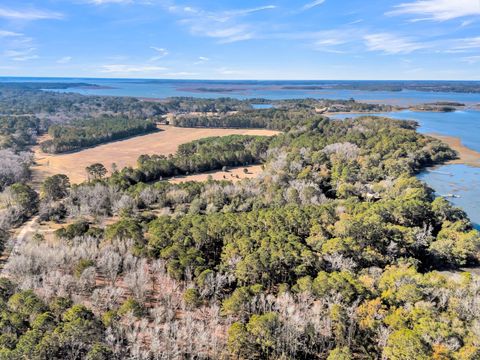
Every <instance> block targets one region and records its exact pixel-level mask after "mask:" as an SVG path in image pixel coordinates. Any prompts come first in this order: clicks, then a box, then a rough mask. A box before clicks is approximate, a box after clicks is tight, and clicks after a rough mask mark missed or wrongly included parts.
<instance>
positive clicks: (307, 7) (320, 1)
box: [302, 0, 325, 10]
mask: <svg viewBox="0 0 480 360" xmlns="http://www.w3.org/2000/svg"><path fill="white" fill-rule="evenodd" d="M324 2H325V0H315V1H312V2H311V3H308V4H306V5H305V6H303V7H302V10H310V9H312V8H314V7H316V6H319V5H322V4H323V3H324Z"/></svg>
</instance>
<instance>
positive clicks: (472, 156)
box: [428, 134, 480, 167]
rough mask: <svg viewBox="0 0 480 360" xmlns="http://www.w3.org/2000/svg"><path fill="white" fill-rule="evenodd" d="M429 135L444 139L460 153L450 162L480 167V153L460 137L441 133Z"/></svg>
mask: <svg viewBox="0 0 480 360" xmlns="http://www.w3.org/2000/svg"><path fill="white" fill-rule="evenodd" d="M428 135H430V136H432V137H434V138H436V139H439V140H441V141H443V142H444V143H445V144H447V145H448V146H450V147H451V148H452V149H453V150H455V151H456V152H457V153H458V159H456V160H452V161H449V164H464V165H470V166H474V167H480V153H479V152H477V151H475V150H472V149H470V148H468V147H466V146H465V145H463V144H462V140H461V139H460V138H457V137H454V136H446V135H440V134H428Z"/></svg>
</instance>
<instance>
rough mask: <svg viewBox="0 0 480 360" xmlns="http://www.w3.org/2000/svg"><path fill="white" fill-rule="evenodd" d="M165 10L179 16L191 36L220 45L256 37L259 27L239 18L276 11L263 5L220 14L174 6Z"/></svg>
mask: <svg viewBox="0 0 480 360" xmlns="http://www.w3.org/2000/svg"><path fill="white" fill-rule="evenodd" d="M167 9H168V11H170V12H171V13H173V14H176V15H178V16H180V17H181V19H180V24H183V25H185V26H187V27H188V28H189V31H190V33H192V34H193V35H196V36H205V37H211V38H215V39H218V41H219V42H220V43H232V42H237V41H245V40H250V39H253V38H255V37H257V31H258V29H259V26H258V25H254V24H250V23H248V22H245V21H244V20H240V19H241V18H243V17H247V16H248V15H251V14H254V13H257V12H260V11H267V10H273V9H276V6H275V5H265V6H259V7H255V8H248V9H239V10H227V11H221V12H212V11H206V10H203V9H199V8H193V7H190V6H183V7H182V6H176V5H171V6H168V7H167Z"/></svg>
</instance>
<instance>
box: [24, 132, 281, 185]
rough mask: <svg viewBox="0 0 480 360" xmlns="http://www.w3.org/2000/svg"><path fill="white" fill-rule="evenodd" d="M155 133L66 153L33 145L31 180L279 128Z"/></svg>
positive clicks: (76, 179)
mask: <svg viewBox="0 0 480 360" xmlns="http://www.w3.org/2000/svg"><path fill="white" fill-rule="evenodd" d="M159 129H160V130H162V131H160V132H158V133H154V134H149V135H144V136H137V137H134V138H130V139H127V140H121V141H116V142H112V143H108V144H103V145H99V146H96V147H93V148H89V149H85V150H82V151H78V152H75V153H70V154H58V155H52V154H46V153H44V152H42V151H41V149H40V147H39V146H36V147H35V160H36V163H37V165H35V166H34V167H33V170H34V182H35V183H37V184H38V183H40V182H41V181H42V180H43V179H45V178H46V177H48V176H51V175H55V174H65V175H67V176H68V177H69V178H70V181H71V182H72V183H73V184H78V183H81V182H83V181H85V180H86V172H85V168H86V167H87V166H89V165H91V164H93V163H102V164H103V165H105V167H106V168H107V169H108V170H111V168H112V164H113V163H115V164H116V165H117V167H118V168H119V169H121V168H123V167H125V166H133V167H135V166H136V162H137V159H138V157H139V156H140V155H142V154H149V155H151V154H158V155H169V154H174V153H175V152H176V151H177V148H178V146H179V145H181V144H185V143H188V142H191V141H194V140H199V139H202V138H206V137H211V136H227V135H260V136H273V135H277V134H278V133H279V132H277V131H272V130H262V129H206V128H177V127H173V126H159Z"/></svg>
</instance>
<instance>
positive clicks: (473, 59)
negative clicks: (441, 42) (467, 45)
mask: <svg viewBox="0 0 480 360" xmlns="http://www.w3.org/2000/svg"><path fill="white" fill-rule="evenodd" d="M462 61H463V62H466V63H469V64H476V63H478V62H480V56H467V57H464V58H462Z"/></svg>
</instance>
